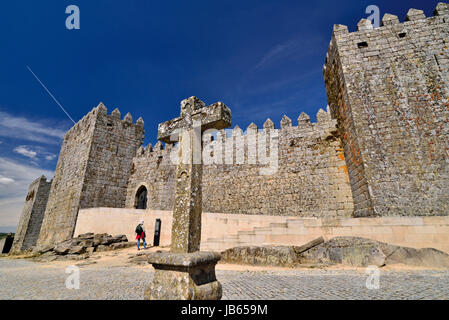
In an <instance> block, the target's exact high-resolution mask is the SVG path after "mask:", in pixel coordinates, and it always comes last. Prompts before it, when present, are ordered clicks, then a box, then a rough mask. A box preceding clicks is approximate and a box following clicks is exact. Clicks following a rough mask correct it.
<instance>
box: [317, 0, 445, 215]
mask: <svg viewBox="0 0 449 320" xmlns="http://www.w3.org/2000/svg"><path fill="white" fill-rule="evenodd" d="M357 27H358V31H357V32H352V33H349V32H348V28H347V27H346V26H343V25H334V30H333V33H332V39H331V42H330V44H329V49H328V52H327V55H326V61H325V64H324V70H323V75H324V80H325V84H326V90H327V97H328V101H329V106H330V110H331V114H332V117H333V118H336V119H337V121H338V126H339V135H340V137H341V138H342V140H343V144H344V154H345V158H346V161H347V167H348V170H349V178H350V182H351V189H352V194H353V197H354V215H355V216H356V217H363V216H397V215H400V216H416V215H419V216H430V215H432V216H433V215H448V214H449V166H448V162H449V152H448V150H449V5H448V4H445V3H439V4H438V5H437V7H436V9H435V12H434V16H433V17H429V18H426V17H425V15H424V13H423V11H421V10H416V9H410V10H409V11H408V13H407V16H406V19H405V22H403V23H400V22H399V20H398V17H396V16H394V15H391V14H385V15H384V17H383V19H382V26H381V27H379V28H373V26H372V25H371V22H370V21H368V20H365V19H362V20H361V21H360V22H359V24H358V25H357Z"/></svg>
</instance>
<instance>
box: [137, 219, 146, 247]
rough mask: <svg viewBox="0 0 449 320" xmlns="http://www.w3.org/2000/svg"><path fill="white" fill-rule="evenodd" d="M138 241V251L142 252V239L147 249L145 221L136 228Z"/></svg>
mask: <svg viewBox="0 0 449 320" xmlns="http://www.w3.org/2000/svg"><path fill="white" fill-rule="evenodd" d="M136 234H137V236H136V240H137V250H140V239H142V242H143V247H144V248H145V249H146V248H147V243H146V241H145V228H144V226H143V220H142V221H141V222H140V223H139V224H138V225H137V227H136Z"/></svg>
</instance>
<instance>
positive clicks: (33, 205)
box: [11, 176, 51, 252]
mask: <svg viewBox="0 0 449 320" xmlns="http://www.w3.org/2000/svg"><path fill="white" fill-rule="evenodd" d="M50 187H51V181H49V182H47V178H46V177H45V176H42V177H39V178H37V179H36V180H34V181H33V182H32V183H31V184H30V187H29V188H28V193H27V196H26V199H25V205H24V207H23V210H22V215H21V217H20V221H19V226H18V227H17V231H16V234H15V236H14V242H13V245H12V248H11V252H20V251H23V250H26V249H28V248H30V247H32V246H35V245H36V242H37V239H38V237H39V232H40V230H41V225H42V220H43V219H44V213H45V208H46V207H47V200H48V195H49V193H50Z"/></svg>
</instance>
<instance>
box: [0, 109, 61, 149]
mask: <svg viewBox="0 0 449 320" xmlns="http://www.w3.org/2000/svg"><path fill="white" fill-rule="evenodd" d="M64 134H65V130H63V129H58V128H55V126H54V124H52V123H50V121H48V120H40V121H34V120H29V119H26V118H24V117H17V116H14V115H11V114H9V113H7V112H2V111H0V136H2V137H7V138H16V139H23V140H28V141H35V142H41V143H46V144H59V143H61V140H62V138H63V137H64Z"/></svg>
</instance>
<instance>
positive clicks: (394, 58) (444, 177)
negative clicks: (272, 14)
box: [14, 3, 449, 250]
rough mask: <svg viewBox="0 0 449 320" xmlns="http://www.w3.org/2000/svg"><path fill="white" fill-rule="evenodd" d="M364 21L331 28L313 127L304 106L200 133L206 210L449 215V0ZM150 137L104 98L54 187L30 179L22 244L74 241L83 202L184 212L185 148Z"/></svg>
mask: <svg viewBox="0 0 449 320" xmlns="http://www.w3.org/2000/svg"><path fill="white" fill-rule="evenodd" d="M357 27H358V31H356V32H351V33H350V32H348V28H347V27H346V26H342V25H335V26H334V29H333V33H332V38H331V41H330V44H329V48H328V52H327V54H326V59H325V63H324V69H323V75H324V81H325V84H326V92H327V97H328V102H329V107H328V108H327V109H326V110H323V109H320V110H319V111H318V113H317V121H316V122H315V123H311V122H310V117H309V116H308V115H306V114H305V113H301V114H300V115H299V117H298V119H297V121H294V122H293V121H292V120H291V119H289V118H288V117H286V116H284V117H283V118H282V120H281V123H280V126H278V127H277V126H275V125H274V123H273V122H272V121H271V120H270V119H267V121H266V122H265V123H264V125H263V128H261V129H259V128H257V126H256V125H255V124H251V125H250V126H249V127H248V128H247V129H246V130H245V131H243V130H242V129H240V128H239V127H238V126H235V127H234V128H233V129H232V130H229V131H225V130H219V131H218V133H217V134H216V135H214V136H213V137H212V135H211V134H205V135H204V136H203V147H204V151H203V159H209V160H210V162H208V163H205V164H204V169H203V189H202V190H203V211H204V212H209V213H220V214H224V215H223V216H224V217H229V219H232V216H235V215H238V216H239V217H241V216H251V217H260V219H263V218H264V217H268V216H270V217H271V216H279V217H286V219H287V217H289V218H290V219H293V218H295V219H299V218H301V219H302V218H307V219H324V218H325V219H331V218H332V219H358V218H363V217H367V218H371V219H372V221H379V220H375V219H376V218H383V217H386V218H389V217H407V218H408V217H437V216H439V217H441V216H449V172H448V171H449V165H448V164H449V48H448V46H449V43H448V41H449V5H448V4H444V3H439V4H438V5H437V7H436V9H435V12H434V16H432V17H428V18H426V17H425V15H424V13H423V12H422V11H420V10H415V9H410V10H409V12H408V14H407V16H406V21H404V22H402V23H400V22H399V19H398V17H396V16H393V15H390V14H385V15H384V17H383V19H382V26H380V27H379V28H373V26H372V25H371V23H370V22H369V21H367V20H365V19H362V20H361V21H360V22H359V24H358V25H357ZM143 135H144V129H143V121H142V119H141V118H139V120H137V122H136V123H133V120H132V117H131V115H129V114H127V115H126V116H125V117H124V118H123V119H122V117H121V114H120V112H119V111H118V109H116V110H114V111H112V112H111V113H110V114H108V112H107V109H106V107H105V106H104V105H103V104H100V105H99V106H98V107H96V108H94V109H93V110H92V111H91V112H89V113H88V114H87V115H86V116H85V117H84V118H83V119H82V120H80V121H79V122H78V123H77V124H76V125H75V126H74V127H73V128H71V129H70V130H69V131H68V132H67V133H66V135H65V137H64V141H63V144H62V148H61V152H60V155H59V159H58V164H57V167H56V171H55V176H54V178H53V180H52V182H51V183H50V182H46V180H45V179H44V178H40V179H38V180H36V181H35V182H33V183H32V185H31V186H30V190H29V193H28V196H27V201H26V203H25V207H24V210H23V213H22V217H21V220H20V224H19V227H18V232H17V236H16V239H15V243H14V245H15V249H16V250H24V249H26V248H29V247H30V246H34V245H38V246H44V245H47V244H52V243H55V242H56V241H61V240H64V239H67V238H70V237H72V236H73V235H74V232H75V227H76V224H77V219H78V214H79V211H80V210H82V209H87V208H99V207H106V208H129V209H132V208H134V209H146V210H165V211H170V210H173V205H174V186H175V170H176V168H175V166H176V165H175V163H173V161H172V154H173V152H174V151H175V150H176V148H177V146H176V145H175V144H172V143H165V145H163V144H162V143H161V142H158V143H156V144H155V145H154V146H152V145H151V144H150V145H148V146H146V147H143V146H142V139H143ZM50 185H51V188H50ZM31 193H32V194H33V196H31ZM47 198H48V200H47ZM44 208H45V209H44ZM220 217H221V216H220ZM224 219H228V218H224ZM254 219H257V218H254ZM267 219H268V218H267ZM269 219H275V218H269ZM254 221H255V220H254ZM270 221H271V220H270ZM272 221H274V220H272ZM354 221H355V220H354ZM357 221H359V220H357ZM401 221H403V220H401ZM357 223H358V222H357ZM317 226H318V225H317ZM132 227H133V226H131V228H132ZM39 230H40V231H39ZM445 230H446V229H445ZM92 231H93V230H92ZM38 234H39V236H38V237H37V235H38ZM448 240H449V239H448Z"/></svg>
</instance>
